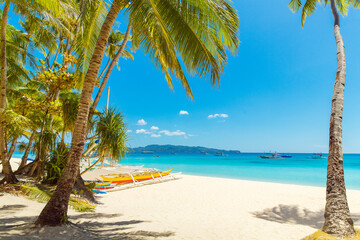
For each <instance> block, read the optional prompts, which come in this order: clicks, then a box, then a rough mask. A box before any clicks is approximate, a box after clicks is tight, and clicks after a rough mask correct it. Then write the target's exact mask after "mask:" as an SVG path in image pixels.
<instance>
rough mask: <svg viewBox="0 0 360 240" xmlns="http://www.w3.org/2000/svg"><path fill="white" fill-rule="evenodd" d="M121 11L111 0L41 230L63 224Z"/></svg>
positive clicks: (40, 220) (42, 215)
mask: <svg viewBox="0 0 360 240" xmlns="http://www.w3.org/2000/svg"><path fill="white" fill-rule="evenodd" d="M120 7H121V0H114V1H113V3H112V6H111V8H110V11H109V13H108V15H107V16H106V19H105V21H104V24H103V25H102V27H101V30H100V34H99V38H98V40H97V43H96V46H95V50H94V53H93V56H92V58H91V61H90V65H89V69H88V72H87V73H86V76H85V80H84V86H83V90H82V93H81V99H80V104H79V112H78V115H77V119H76V122H75V127H74V134H73V138H72V142H71V149H70V153H69V157H68V159H67V164H66V167H65V169H64V172H63V174H62V176H61V178H60V180H59V183H58V186H57V188H56V190H55V192H54V194H53V196H52V197H51V199H50V201H49V202H48V203H47V204H46V206H45V208H44V209H43V210H42V212H41V213H40V216H39V217H38V219H37V220H36V224H39V225H42V226H44V225H49V226H57V225H62V224H64V223H65V222H66V219H67V209H68V204H69V197H70V194H71V191H72V189H73V186H74V183H75V180H76V177H77V175H78V172H79V165H80V160H81V156H82V152H83V150H84V145H85V138H86V133H87V123H88V117H89V110H90V104H91V95H92V93H93V91H94V87H95V83H96V80H97V76H98V72H99V68H100V65H101V62H102V59H103V56H104V52H105V48H106V44H107V41H108V38H109V35H110V31H111V28H112V26H113V24H114V22H115V20H116V17H117V15H118V13H119V12H120Z"/></svg>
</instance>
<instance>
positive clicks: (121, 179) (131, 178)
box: [100, 169, 172, 183]
mask: <svg viewBox="0 0 360 240" xmlns="http://www.w3.org/2000/svg"><path fill="white" fill-rule="evenodd" d="M171 170H172V169H170V170H168V171H166V172H145V173H143V174H140V175H135V176H120V175H117V176H110V175H107V176H100V177H101V178H102V179H103V180H104V181H111V182H112V183H128V182H133V181H134V180H135V181H136V182H141V181H145V180H150V179H153V178H159V177H164V176H167V175H169V174H170V172H171Z"/></svg>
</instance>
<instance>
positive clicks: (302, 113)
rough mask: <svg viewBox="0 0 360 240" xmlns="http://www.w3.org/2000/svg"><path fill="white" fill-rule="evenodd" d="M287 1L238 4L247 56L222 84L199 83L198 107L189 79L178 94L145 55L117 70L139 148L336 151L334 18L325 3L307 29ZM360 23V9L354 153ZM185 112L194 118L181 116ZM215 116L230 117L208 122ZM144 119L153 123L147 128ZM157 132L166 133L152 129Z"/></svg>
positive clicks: (353, 77)
mask: <svg viewBox="0 0 360 240" xmlns="http://www.w3.org/2000/svg"><path fill="white" fill-rule="evenodd" d="M287 4H288V1H285V0H281V1H260V0H259V1H235V2H234V5H235V7H236V9H237V10H238V13H239V16H240V40H241V44H240V48H239V52H238V53H237V54H236V56H230V57H229V61H228V65H227V66H226V68H225V73H224V75H223V76H222V79H221V84H220V87H219V88H213V87H211V85H210V83H209V82H206V81H205V80H204V79H199V78H196V77H193V78H190V85H191V87H192V90H193V92H194V96H195V101H191V100H189V99H188V98H187V97H186V95H185V91H184V90H183V89H182V87H181V85H180V84H179V83H175V91H174V92H172V91H170V90H169V88H168V86H167V83H166V81H165V79H164V76H163V75H162V74H161V72H160V71H158V70H157V69H156V67H155V66H154V65H153V64H152V63H151V62H150V61H149V58H148V57H147V56H144V55H143V53H142V52H141V51H138V52H137V53H136V54H135V60H134V61H131V60H122V61H121V62H120V66H121V71H116V72H113V75H112V77H111V80H110V86H111V94H110V102H111V105H113V106H117V107H118V108H119V109H120V110H121V111H122V112H123V113H124V114H125V115H126V122H127V124H128V128H129V129H130V130H132V132H131V133H129V137H130V139H131V140H130V141H129V144H130V145H131V146H132V147H136V146H144V145H147V144H180V145H200V146H207V147H217V148H224V149H237V150H241V151H244V152H262V151H270V150H271V151H278V152H326V151H327V150H328V129H329V118H330V104H331V96H332V90H333V83H334V78H335V73H336V45H335V40H334V34H333V17H332V15H331V10H330V8H329V6H328V7H326V8H324V6H320V7H319V8H318V10H317V12H316V14H314V15H312V16H310V17H308V19H307V21H306V23H305V26H304V28H303V29H302V28H301V25H300V14H299V13H298V14H294V13H292V12H291V11H290V10H289V9H288V6H287ZM359 22H360V12H359V10H351V11H350V12H349V14H348V16H346V17H345V18H342V19H341V26H342V28H341V31H342V34H343V38H344V41H345V46H346V57H347V64H348V65H347V70H348V72H347V80H346V81H347V83H346V89H345V106H344V123H343V124H344V126H343V131H344V132H343V137H344V140H343V143H344V152H360V119H359V118H360V113H359V102H360V94H359V93H360V82H359V80H360V45H359V41H360V25H359ZM123 25H125V24H123ZM102 100H103V101H102V104H103V105H104V104H105V98H104V99H102ZM181 110H182V111H187V112H188V113H189V114H188V115H180V114H179V112H180V111H181ZM214 114H226V115H225V116H227V117H226V118H222V117H217V118H209V117H208V116H209V115H214ZM142 119H143V120H144V121H145V122H146V123H147V124H146V125H137V124H138V121H139V120H142ZM152 126H155V127H157V128H159V129H158V130H157V129H156V128H155V129H154V130H151V129H150V128H151V127H152ZM142 129H143V130H142ZM137 130H138V133H136V131H137ZM161 131H162V132H161ZM164 131H165V132H164ZM159 135H160V136H159ZM169 135H171V136H169Z"/></svg>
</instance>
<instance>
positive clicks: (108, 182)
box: [85, 181, 111, 187]
mask: <svg viewBox="0 0 360 240" xmlns="http://www.w3.org/2000/svg"><path fill="white" fill-rule="evenodd" d="M92 183H95V187H108V186H110V184H111V181H107V182H93V181H86V182H85V185H90V184H92Z"/></svg>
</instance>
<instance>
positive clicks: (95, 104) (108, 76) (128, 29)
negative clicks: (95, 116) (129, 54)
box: [93, 19, 132, 109]
mask: <svg viewBox="0 0 360 240" xmlns="http://www.w3.org/2000/svg"><path fill="white" fill-rule="evenodd" d="M131 23H132V21H131V19H130V20H129V24H128V27H127V30H126V34H125V37H124V40H123V42H122V44H121V46H120V49H119V51H118V52H117V53H116V55H115V57H114V59H113V60H112V62H111V64H110V66H109V69H108V70H107V71H106V74H105V76H104V80H103V81H102V83H101V86H100V88H99V91H98V93H97V94H96V97H95V100H94V103H93V108H94V109H95V108H96V107H97V105H98V103H99V101H100V97H101V95H102V93H103V91H104V89H105V87H106V83H107V81H108V80H109V78H110V75H111V72H112V70H113V69H114V67H115V65H116V63H117V62H118V61H119V58H120V56H121V55H122V53H123V52H124V50H125V46H126V43H127V41H128V39H129V35H130V30H131Z"/></svg>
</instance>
